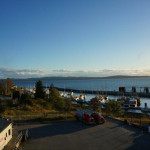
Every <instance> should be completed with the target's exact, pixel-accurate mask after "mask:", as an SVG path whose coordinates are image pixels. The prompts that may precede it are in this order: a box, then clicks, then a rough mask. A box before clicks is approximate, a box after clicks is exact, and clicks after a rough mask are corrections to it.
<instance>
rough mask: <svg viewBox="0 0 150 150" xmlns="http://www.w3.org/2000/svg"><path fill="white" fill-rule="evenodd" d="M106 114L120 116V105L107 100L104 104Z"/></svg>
mask: <svg viewBox="0 0 150 150" xmlns="http://www.w3.org/2000/svg"><path fill="white" fill-rule="evenodd" d="M106 112H107V114H114V115H120V114H121V113H122V109H121V104H120V102H118V101H115V100H109V101H108V103H107V104H106Z"/></svg>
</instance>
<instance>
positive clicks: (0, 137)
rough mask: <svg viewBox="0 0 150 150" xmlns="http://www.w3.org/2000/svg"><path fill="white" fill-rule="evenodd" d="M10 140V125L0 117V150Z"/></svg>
mask: <svg viewBox="0 0 150 150" xmlns="http://www.w3.org/2000/svg"><path fill="white" fill-rule="evenodd" d="M11 138H12V123H11V122H10V121H9V120H8V119H7V118H5V117H0V150H2V149H3V148H4V147H5V146H6V145H7V144H8V142H9V141H10V140H11Z"/></svg>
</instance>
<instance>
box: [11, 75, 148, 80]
mask: <svg viewBox="0 0 150 150" xmlns="http://www.w3.org/2000/svg"><path fill="white" fill-rule="evenodd" d="M123 78H150V76H124V75H116V76H108V77H42V78H27V79H12V80H18V81H19V80H27V81H29V80H35V81H37V80H89V79H91V80H92V79H123Z"/></svg>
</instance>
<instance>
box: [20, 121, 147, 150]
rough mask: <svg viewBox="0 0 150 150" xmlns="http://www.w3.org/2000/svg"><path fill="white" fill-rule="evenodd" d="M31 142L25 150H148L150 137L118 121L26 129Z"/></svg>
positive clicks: (21, 127) (29, 126)
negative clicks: (90, 124) (92, 124)
mask: <svg viewBox="0 0 150 150" xmlns="http://www.w3.org/2000/svg"><path fill="white" fill-rule="evenodd" d="M18 128H20V129H23V128H29V135H30V139H29V140H28V141H27V142H25V143H23V144H22V149H23V150H80V149H82V150H124V149H126V150H134V149H135V150H141V149H143V150H149V149H150V142H149V141H150V134H144V133H143V132H142V131H141V130H139V129H136V128H134V127H130V126H128V125H122V124H120V123H119V122H117V121H109V120H107V121H106V122H105V124H102V125H94V126H87V125H84V124H82V123H81V122H77V121H68V122H59V123H52V124H38V125H37V124H35V125H24V126H19V127H18Z"/></svg>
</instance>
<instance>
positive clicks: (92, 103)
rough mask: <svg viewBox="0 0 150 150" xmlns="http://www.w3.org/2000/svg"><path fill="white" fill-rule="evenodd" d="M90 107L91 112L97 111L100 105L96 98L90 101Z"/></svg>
mask: <svg viewBox="0 0 150 150" xmlns="http://www.w3.org/2000/svg"><path fill="white" fill-rule="evenodd" d="M90 105H91V106H92V108H93V110H97V108H98V106H100V105H101V103H100V101H99V99H98V98H97V97H94V98H92V99H91V100H90Z"/></svg>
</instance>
